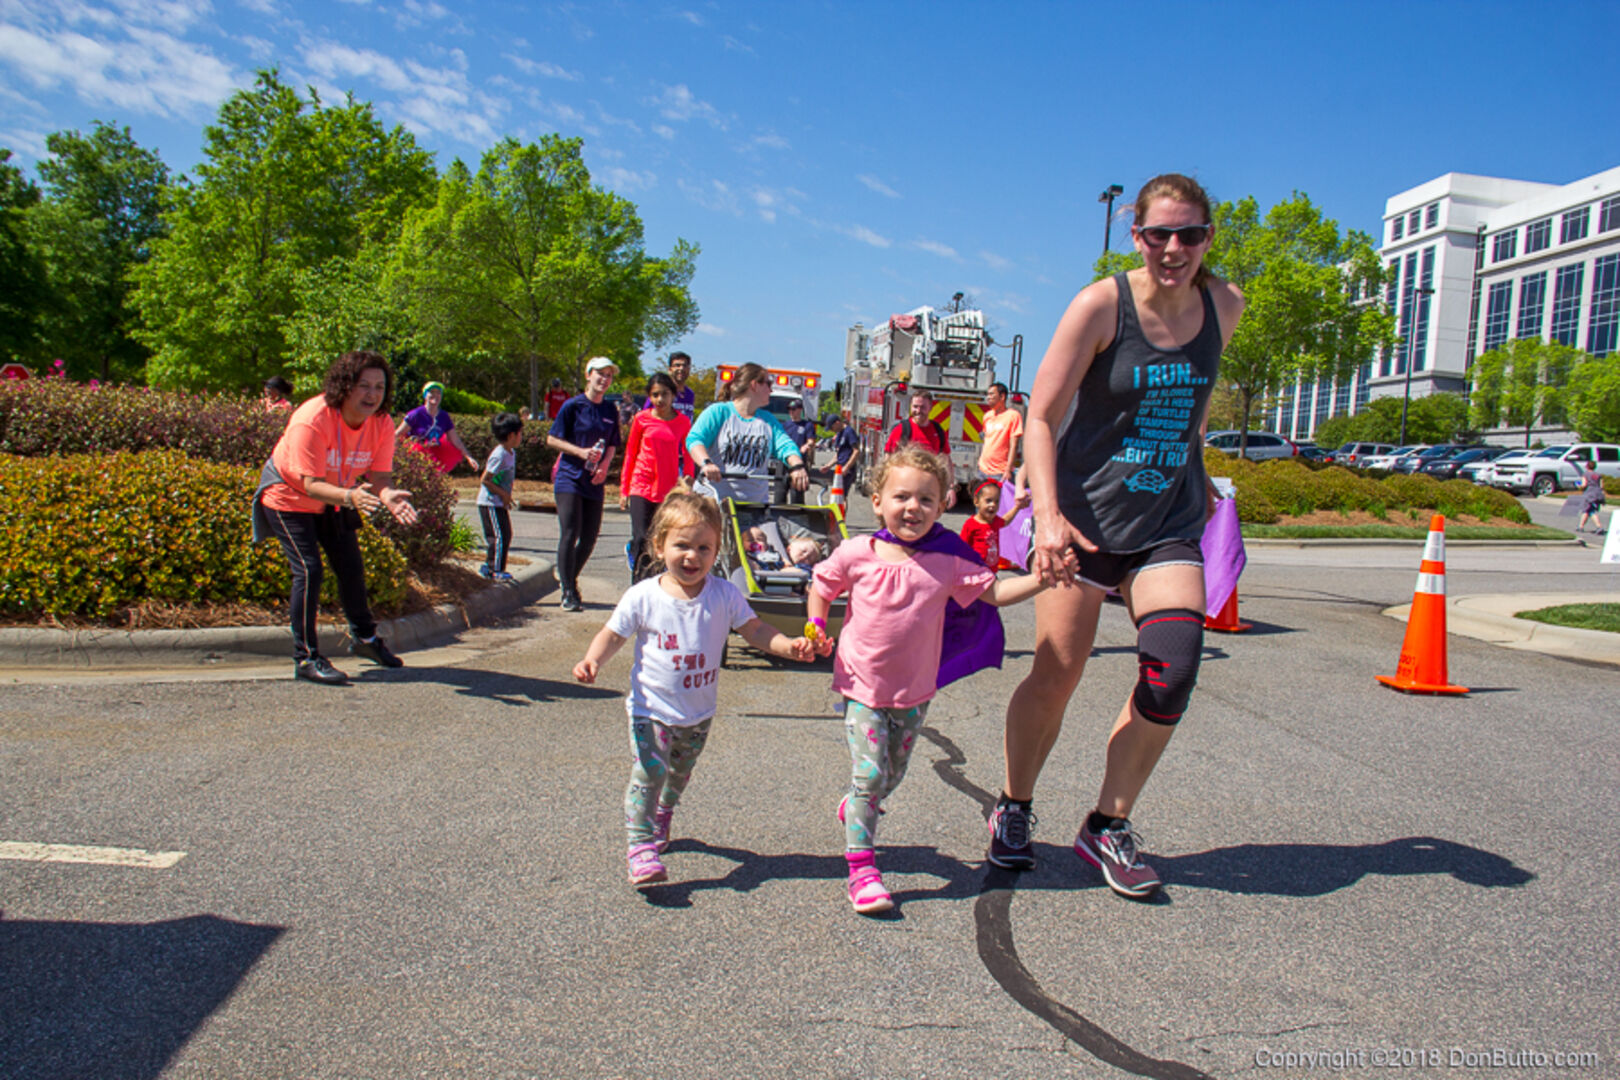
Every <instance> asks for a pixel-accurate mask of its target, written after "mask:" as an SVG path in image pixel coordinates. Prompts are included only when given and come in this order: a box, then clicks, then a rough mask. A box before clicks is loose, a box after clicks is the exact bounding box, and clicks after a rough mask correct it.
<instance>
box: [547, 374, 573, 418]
mask: <svg viewBox="0 0 1620 1080" xmlns="http://www.w3.org/2000/svg"><path fill="white" fill-rule="evenodd" d="M569 396H570V395H569V393H568V391H566V390H564V389H563V384H562V380H561V379H552V380H551V389H550V390H547V391H546V419H547V420H555V419H557V411H558V410H559V409H561V408H562V407H563V406H564V405H565V404H567V403H568V398H569Z"/></svg>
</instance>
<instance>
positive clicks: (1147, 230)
mask: <svg viewBox="0 0 1620 1080" xmlns="http://www.w3.org/2000/svg"><path fill="white" fill-rule="evenodd" d="M1214 228H1215V226H1213V225H1183V226H1181V227H1180V228H1178V229H1173V228H1171V227H1170V226H1168V225H1144V226H1140V227H1138V228H1137V230H1136V235H1137V236H1140V237H1141V238H1142V241H1143V242H1144V243H1146V244H1147V246H1148V247H1164V245H1166V244H1168V243H1169V242H1170V238H1171V237H1172V236H1174V237H1176V238H1177V239H1178V240H1180V241H1181V246H1182V247H1197V246H1198V245H1199V244H1202V243H1203V242H1204V241H1206V240H1208V239H1209V234H1210V233H1211V232H1212V231H1213V230H1214Z"/></svg>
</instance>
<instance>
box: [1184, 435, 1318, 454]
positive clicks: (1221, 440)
mask: <svg viewBox="0 0 1620 1080" xmlns="http://www.w3.org/2000/svg"><path fill="white" fill-rule="evenodd" d="M1242 437H1243V433H1242V432H1241V431H1212V432H1210V433H1209V434H1208V435H1206V436H1205V437H1204V445H1205V446H1213V447H1214V448H1215V449H1217V450H1219V451H1221V452H1222V453H1226V454H1234V455H1235V454H1236V453H1237V452H1238V446H1239V445H1240V443H1239V440H1240V439H1241V438H1242ZM1297 453H1299V447H1297V446H1295V445H1294V444H1293V443H1291V442H1289V441H1288V440H1287V439H1285V438H1283V437H1282V436H1281V435H1273V434H1272V433H1271V432H1269V431H1251V432H1249V443H1248V445H1247V446H1245V447H1244V449H1243V456H1244V457H1246V458H1248V459H1249V460H1250V461H1263V460H1265V459H1266V458H1282V457H1293V456H1294V455H1295V454H1297Z"/></svg>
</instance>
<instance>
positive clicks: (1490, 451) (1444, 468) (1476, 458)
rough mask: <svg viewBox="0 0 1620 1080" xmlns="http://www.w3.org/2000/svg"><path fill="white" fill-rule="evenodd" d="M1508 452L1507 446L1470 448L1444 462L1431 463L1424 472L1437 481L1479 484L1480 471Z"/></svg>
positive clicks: (1425, 467)
mask: <svg viewBox="0 0 1620 1080" xmlns="http://www.w3.org/2000/svg"><path fill="white" fill-rule="evenodd" d="M1507 452H1508V448H1507V447H1505V446H1470V447H1469V448H1468V449H1466V450H1464V451H1462V452H1461V453H1459V454H1453V455H1452V456H1451V457H1448V458H1445V459H1444V460H1442V461H1431V462H1429V463H1428V464H1427V465H1425V466H1423V471H1424V472H1425V473H1427V474H1428V475H1430V476H1432V477H1434V478H1435V479H1436V480H1468V481H1471V482H1473V483H1476V484H1477V483H1479V481H1478V480H1477V479H1476V477H1477V476H1478V474H1479V470H1480V469H1483V468H1484V467H1485V466H1487V465H1489V464H1490V463H1491V462H1493V461H1495V460H1496V459H1497V458H1499V457H1501V456H1502V455H1503V454H1505V453H1507Z"/></svg>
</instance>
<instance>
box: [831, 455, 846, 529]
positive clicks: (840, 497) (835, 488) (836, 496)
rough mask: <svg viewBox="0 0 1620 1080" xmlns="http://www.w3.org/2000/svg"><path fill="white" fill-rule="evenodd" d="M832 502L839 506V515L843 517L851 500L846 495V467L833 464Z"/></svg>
mask: <svg viewBox="0 0 1620 1080" xmlns="http://www.w3.org/2000/svg"><path fill="white" fill-rule="evenodd" d="M832 504H833V505H834V506H836V507H837V508H838V516H839V517H843V516H844V511H845V509H846V508H847V507H848V506H849V500H848V499H847V498H846V497H845V496H844V467H843V466H842V465H834V466H833V485H832Z"/></svg>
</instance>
